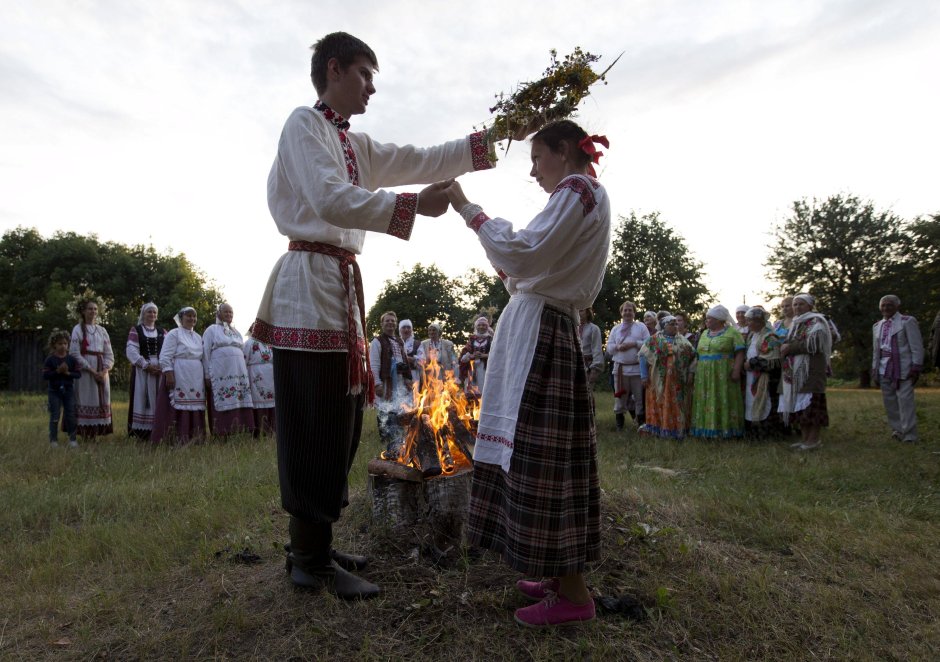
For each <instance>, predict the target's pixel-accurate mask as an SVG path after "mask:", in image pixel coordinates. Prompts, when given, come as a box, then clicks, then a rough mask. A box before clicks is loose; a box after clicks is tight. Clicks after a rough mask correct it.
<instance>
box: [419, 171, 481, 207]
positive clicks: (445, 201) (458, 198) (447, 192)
mask: <svg viewBox="0 0 940 662" xmlns="http://www.w3.org/2000/svg"><path fill="white" fill-rule="evenodd" d="M468 202H470V201H469V200H467V196H466V195H464V192H463V189H462V188H461V187H460V184H459V183H458V182H457V180H455V179H445V180H444V181H442V182H436V183H434V184H431V185H430V186H427V187H425V188H424V190H422V191H421V192H420V193H419V194H418V209H417V212H418V213H419V214H421V215H422V216H441V215H442V214H443V213H444V212H446V211H447V207H448V206H453V208H454V211H456V212H458V213H460V210H461V209H462V208H463V207H464V206H465V205H466V204H467V203H468Z"/></svg>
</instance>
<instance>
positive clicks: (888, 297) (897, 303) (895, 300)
mask: <svg viewBox="0 0 940 662" xmlns="http://www.w3.org/2000/svg"><path fill="white" fill-rule="evenodd" d="M882 301H890V302H892V303H893V304H894V305H895V306H900V305H901V300H900V299H899V298H898V297H897V295H896V294H886V295H884V296H883V297H881V299H879V300H878V305H879V306H880V305H881V302H882Z"/></svg>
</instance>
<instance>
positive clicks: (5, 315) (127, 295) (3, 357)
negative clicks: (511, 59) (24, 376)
mask: <svg viewBox="0 0 940 662" xmlns="http://www.w3.org/2000/svg"><path fill="white" fill-rule="evenodd" d="M92 292H93V293H94V294H95V296H96V297H97V298H98V299H100V300H101V301H102V302H103V303H104V315H103V316H102V317H101V323H102V324H103V325H104V326H106V327H107V328H108V330H109V331H110V333H111V336H112V338H111V340H112V343H113V344H114V350H115V351H114V354H115V368H114V370H113V372H112V376H113V379H112V383H114V384H116V385H123V384H125V383H126V380H127V373H128V371H129V368H128V365H127V359H126V358H125V357H124V352H123V347H124V339H125V338H126V333H127V330H128V329H130V328H131V326H133V325H134V324H136V323H137V316H138V314H139V312H140V307H141V306H142V305H143V304H145V303H147V302H148V301H155V302H156V303H157V305H158V306H159V307H160V320H159V323H160V324H161V325H162V326H165V327H167V328H172V322H171V321H170V320H171V318H172V316H173V314H174V313H175V312H176V311H177V310H179V309H180V308H182V307H183V306H192V307H193V308H195V309H196V311H197V314H198V316H199V319H201V320H211V319H213V313H214V312H215V308H216V306H217V305H218V304H219V303H221V301H222V293H221V291H220V290H219V289H218V287H217V286H216V285H215V284H214V283H212V282H211V280H210V279H209V278H208V277H207V276H206V275H205V274H204V273H202V272H201V271H200V270H199V269H198V268H196V266H195V265H193V264H192V263H191V262H190V261H189V260H188V259H187V258H186V256H185V255H183V254H176V255H174V254H172V253H160V252H158V251H157V250H156V249H155V248H154V247H153V246H144V245H136V246H125V245H123V244H119V243H116V242H110V241H109V242H102V241H100V240H99V239H98V238H97V237H96V236H95V235H90V236H85V235H79V234H76V233H74V232H56V233H55V234H53V235H52V237H49V238H44V237H43V236H42V235H40V234H39V232H38V231H37V230H35V229H33V228H16V229H14V230H10V231H8V232H6V233H4V235H3V238H2V239H0V330H3V331H9V330H19V331H23V330H42V331H43V332H44V335H46V334H48V332H50V331H51V330H52V329H65V330H67V331H71V329H72V327H73V326H74V325H75V324H76V323H77V322H78V316H77V313H76V312H75V304H76V303H77V300H78V299H79V298H81V297H82V296H83V295H85V294H86V293H92ZM8 355H9V350H8V348H6V347H2V346H0V380H3V381H2V383H0V386H6V381H5V380H6V379H7V373H8V371H7V369H6V368H7V366H6V365H5V364H6V363H7V361H8V360H9V359H8Z"/></svg>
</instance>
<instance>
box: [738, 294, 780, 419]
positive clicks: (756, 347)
mask: <svg viewBox="0 0 940 662" xmlns="http://www.w3.org/2000/svg"><path fill="white" fill-rule="evenodd" d="M744 317H745V319H746V320H747V325H748V334H747V337H746V339H745V342H746V344H747V352H746V353H745V357H744V358H745V364H744V365H745V370H746V371H747V380H746V383H745V389H744V426H745V430H746V431H747V434H748V436H753V437H763V436H766V435H767V434H769V433H770V432H771V428H772V426H773V425H774V423H775V422H776V421H777V415H776V410H777V400H778V396H777V389H778V387H779V386H780V337H779V336H778V335H777V334H776V333H775V332H774V329H773V327H772V326H771V325H770V314H769V313H768V312H767V311H766V310H764V309H763V308H760V307H754V308H750V309H748V311H747V312H746V313H745V314H744Z"/></svg>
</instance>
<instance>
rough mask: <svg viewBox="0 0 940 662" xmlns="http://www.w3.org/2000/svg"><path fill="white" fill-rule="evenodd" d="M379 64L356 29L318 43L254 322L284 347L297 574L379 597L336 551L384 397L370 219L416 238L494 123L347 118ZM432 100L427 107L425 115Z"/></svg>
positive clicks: (291, 559)
mask: <svg viewBox="0 0 940 662" xmlns="http://www.w3.org/2000/svg"><path fill="white" fill-rule="evenodd" d="M377 70H378V59H377V58H376V56H375V53H374V52H373V51H372V49H371V48H369V46H368V45H367V44H365V43H364V42H362V41H361V40H359V39H357V38H356V37H353V36H352V35H349V34H346V33H344V32H335V33H332V34H329V35H327V36H325V37H323V38H322V39H320V41H318V42H317V43H316V44H315V45H314V47H313V58H312V60H311V79H312V80H313V85H314V87H315V88H316V91H317V94H318V95H319V99H318V101H317V102H316V103H315V104H314V105H313V106H312V107H310V106H305V107H300V108H297V109H295V110H294V111H293V112H292V113H291V114H290V117H288V119H287V122H286V123H285V124H284V129H283V131H282V133H281V137H280V140H279V142H278V148H277V156H276V158H275V161H274V165H273V166H272V168H271V172H270V175H269V176H268V207H269V208H270V210H271V215H272V216H273V218H274V222H275V224H276V225H277V229H278V231H279V232H280V233H281V234H283V235H286V236H287V238H288V240H289V244H288V251H287V253H285V254H284V255H283V256H282V257H281V258H280V260H278V262H277V264H276V265H275V266H274V269H273V271H272V273H271V276H270V277H269V279H268V284H267V287H266V288H265V292H264V295H263V297H262V301H261V305H260V307H259V309H258V316H257V319H256V320H255V323H254V325H253V327H252V333H251V335H252V336H253V337H255V338H257V339H259V340H261V341H262V342H264V343H266V344H267V345H268V346H270V347H272V348H273V351H274V382H275V390H276V392H277V399H276V401H275V408H276V418H277V457H278V478H279V482H280V488H281V504H282V505H283V507H284V509H285V510H286V511H287V512H288V513H290V538H291V542H290V552H289V556H288V570H289V571H290V578H291V581H292V582H293V583H294V584H295V585H298V586H302V587H310V588H318V587H325V588H327V589H328V590H330V591H332V592H333V593H335V594H336V595H337V596H339V597H340V598H343V599H347V600H352V599H359V598H369V597H373V596H376V595H378V594H379V587H378V586H376V585H375V584H372V583H370V582H368V581H366V580H364V579H361V578H359V577H358V576H356V575H354V574H352V572H350V570H351V569H352V570H359V569H362V568H363V567H364V565H365V564H366V559H365V558H364V557H360V556H353V555H348V554H342V553H340V552H337V551H336V550H334V549H332V539H333V528H332V527H333V522H336V521H337V520H338V519H339V517H340V513H341V511H342V509H343V507H344V506H345V505H347V503H348V501H347V498H346V497H347V482H346V481H347V474H348V473H349V469H350V467H351V466H352V463H353V459H354V457H355V454H356V449H357V448H358V446H359V437H360V434H361V431H362V410H363V406H364V405H366V404H367V403H370V402H371V401H372V400H373V397H374V381H373V378H372V373H371V371H370V370H369V365H368V355H367V351H366V340H365V331H364V329H365V304H364V296H363V292H362V278H361V275H360V272H359V266H358V264H357V263H356V255H357V254H359V253H361V252H362V247H363V242H364V240H365V235H366V231H367V230H371V231H373V232H383V233H386V234H390V235H392V236H394V237H398V238H400V239H405V240H407V239H409V238H410V236H411V230H412V227H413V226H414V222H415V217H416V216H417V215H424V216H440V215H441V214H443V213H444V212H445V211H446V210H447V205H448V198H447V196H446V194H445V193H444V192H443V189H444V188H445V187H446V185H447V184H448V182H447V181H446V180H447V179H448V178H453V177H456V176H458V175H461V174H463V173H466V172H470V171H472V170H482V169H486V168H491V167H492V163H491V162H490V160H489V153H490V143H489V140H488V135H487V134H486V133H482V132H481V133H474V134H471V135H469V136H467V137H466V138H461V139H458V140H452V141H450V142H448V143H444V144H442V145H438V146H436V147H429V148H426V149H419V148H417V147H414V146H411V145H406V146H402V147H399V146H398V145H392V144H388V143H379V142H376V141H374V140H372V138H370V137H369V136H368V135H366V134H364V133H359V132H353V131H351V130H350V125H349V119H350V118H351V117H352V116H353V115H361V114H362V113H364V112H366V108H367V107H368V105H369V102H370V100H371V98H372V95H373V94H375V91H376V88H375V85H374V83H373V75H374V73H375V72H376V71H377ZM425 110H426V109H425V108H423V107H421V108H415V109H414V110H413V112H414V118H420V117H421V116H422V114H423V113H424V112H425ZM415 121H417V119H415ZM442 180H445V181H442ZM430 182H439V183H438V184H432V185H430V186H428V187H426V188H425V189H423V190H422V191H421V192H420V193H393V192H391V191H385V190H381V189H382V187H391V186H401V185H409V184H428V183H430Z"/></svg>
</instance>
